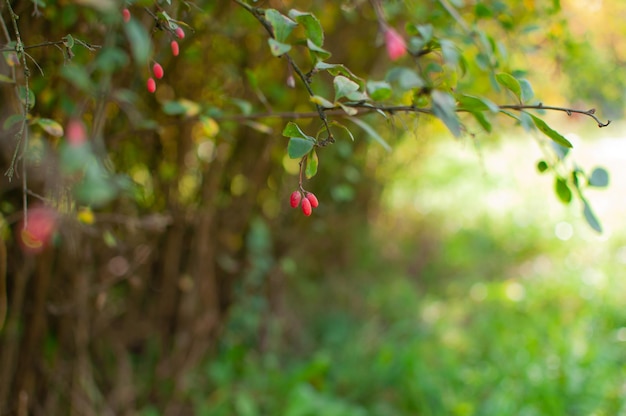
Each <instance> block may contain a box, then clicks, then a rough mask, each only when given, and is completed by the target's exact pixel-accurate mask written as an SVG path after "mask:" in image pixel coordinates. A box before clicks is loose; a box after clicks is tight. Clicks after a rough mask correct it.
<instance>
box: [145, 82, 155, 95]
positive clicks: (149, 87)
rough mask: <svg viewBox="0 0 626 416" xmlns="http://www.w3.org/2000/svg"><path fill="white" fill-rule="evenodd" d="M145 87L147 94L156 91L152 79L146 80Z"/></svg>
mask: <svg viewBox="0 0 626 416" xmlns="http://www.w3.org/2000/svg"><path fill="white" fill-rule="evenodd" d="M146 86H147V87H148V92H149V93H151V94H152V93H154V92H155V91H156V81H155V80H154V78H148V82H147V83H146Z"/></svg>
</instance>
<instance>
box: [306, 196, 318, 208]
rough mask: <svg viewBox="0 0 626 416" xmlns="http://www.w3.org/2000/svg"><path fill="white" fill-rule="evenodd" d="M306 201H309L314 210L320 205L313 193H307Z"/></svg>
mask: <svg viewBox="0 0 626 416" xmlns="http://www.w3.org/2000/svg"><path fill="white" fill-rule="evenodd" d="M306 199H308V200H309V202H310V203H311V206H312V207H313V208H317V206H318V205H319V204H320V203H319V202H318V200H317V197H316V196H315V195H313V194H312V193H311V192H307V193H306Z"/></svg>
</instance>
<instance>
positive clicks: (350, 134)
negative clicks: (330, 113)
mask: <svg viewBox="0 0 626 416" xmlns="http://www.w3.org/2000/svg"><path fill="white" fill-rule="evenodd" d="M328 124H330V125H331V126H335V127H339V128H340V129H343V130H344V131H345V132H346V133H348V136H349V137H350V139H351V140H352V141H354V136H353V135H352V132H351V131H350V130H349V129H348V128H347V127H346V126H344V125H343V124H341V123H339V122H337V121H335V120H332V121H330V122H329V123H328Z"/></svg>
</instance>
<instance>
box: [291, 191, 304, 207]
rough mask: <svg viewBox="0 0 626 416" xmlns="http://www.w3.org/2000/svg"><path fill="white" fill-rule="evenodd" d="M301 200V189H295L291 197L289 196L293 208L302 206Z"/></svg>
mask: <svg viewBox="0 0 626 416" xmlns="http://www.w3.org/2000/svg"><path fill="white" fill-rule="evenodd" d="M301 200H302V194H301V193H300V191H293V193H292V194H291V197H290V198H289V204H290V205H291V208H297V207H298V206H300V201H301Z"/></svg>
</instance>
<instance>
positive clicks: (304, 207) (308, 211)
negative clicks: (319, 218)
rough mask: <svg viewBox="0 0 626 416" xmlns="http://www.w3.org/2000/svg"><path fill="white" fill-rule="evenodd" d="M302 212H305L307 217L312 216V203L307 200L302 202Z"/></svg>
mask: <svg viewBox="0 0 626 416" xmlns="http://www.w3.org/2000/svg"><path fill="white" fill-rule="evenodd" d="M302 212H304V215H306V216H307V217H308V216H309V215H311V212H313V208H311V201H309V200H308V199H306V198H304V199H303V200H302Z"/></svg>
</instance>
